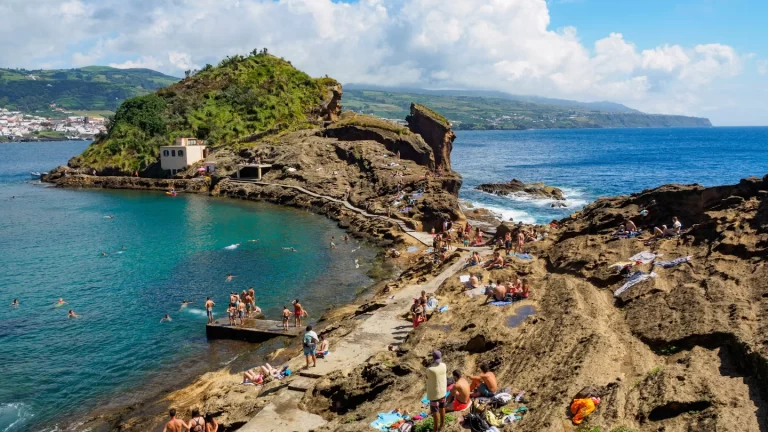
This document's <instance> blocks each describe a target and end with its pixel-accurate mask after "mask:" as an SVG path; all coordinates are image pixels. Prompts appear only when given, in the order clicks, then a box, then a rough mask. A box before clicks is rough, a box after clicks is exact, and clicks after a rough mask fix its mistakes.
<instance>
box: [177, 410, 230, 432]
mask: <svg viewBox="0 0 768 432" xmlns="http://www.w3.org/2000/svg"><path fill="white" fill-rule="evenodd" d="M168 415H169V416H170V417H171V419H170V420H169V421H168V423H166V424H165V427H164V428H163V432H184V431H189V432H217V431H218V430H219V425H218V424H217V423H216V419H215V418H214V417H213V415H211V414H210V413H209V414H206V415H205V417H203V416H201V415H200V410H199V409H197V408H195V409H193V410H192V418H191V419H190V420H189V422H185V421H184V420H182V419H180V418H177V417H176V409H175V408H171V409H170V411H168Z"/></svg>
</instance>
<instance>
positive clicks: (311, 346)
mask: <svg viewBox="0 0 768 432" xmlns="http://www.w3.org/2000/svg"><path fill="white" fill-rule="evenodd" d="M319 341H320V339H319V338H318V337H317V333H315V332H314V331H312V326H307V332H306V333H304V340H303V342H304V357H305V358H306V360H307V369H309V359H312V367H317V357H316V356H315V350H316V348H317V343H318V342H319Z"/></svg>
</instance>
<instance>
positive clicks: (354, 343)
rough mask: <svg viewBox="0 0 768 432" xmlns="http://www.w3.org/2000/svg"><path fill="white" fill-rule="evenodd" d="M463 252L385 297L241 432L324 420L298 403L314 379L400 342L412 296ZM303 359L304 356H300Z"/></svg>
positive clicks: (302, 430) (300, 428) (449, 272)
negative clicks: (433, 273) (417, 281)
mask: <svg viewBox="0 0 768 432" xmlns="http://www.w3.org/2000/svg"><path fill="white" fill-rule="evenodd" d="M465 257H466V253H463V254H461V257H460V259H459V260H458V261H457V262H455V263H453V264H451V265H450V266H449V267H448V268H446V269H445V270H443V272H442V273H440V274H439V275H438V276H436V277H435V278H434V279H432V280H431V281H429V282H428V283H426V284H424V285H408V286H406V287H404V288H403V289H401V290H399V291H397V292H396V293H394V295H393V296H392V297H390V298H388V299H386V300H385V303H386V306H384V307H383V308H381V309H379V310H377V311H375V312H373V314H372V315H371V316H370V317H369V318H368V319H366V320H365V321H363V322H362V324H360V325H359V326H358V327H357V328H356V329H355V330H353V331H352V332H351V333H350V334H349V335H347V336H345V337H344V338H343V339H342V340H340V341H338V342H337V343H336V345H335V346H331V354H330V355H329V356H328V357H327V358H325V359H320V360H318V361H317V367H316V368H311V369H306V370H302V371H301V372H300V376H299V377H296V378H293V381H292V382H290V383H288V387H287V388H286V389H284V390H281V393H279V394H278V395H277V396H276V397H275V399H274V400H273V401H272V402H270V404H268V405H267V406H266V407H265V408H264V409H263V410H262V411H260V412H259V413H258V414H256V416H254V417H253V418H252V419H251V420H250V421H249V422H248V423H246V424H245V425H244V426H243V427H242V428H241V429H239V430H240V431H243V432H278V431H281V432H282V431H285V432H288V431H292V432H309V431H311V430H313V429H315V428H318V427H319V426H322V425H323V424H325V423H326V422H325V421H324V420H323V419H322V417H320V416H318V415H315V414H311V413H308V412H306V411H302V410H301V409H299V407H298V403H299V401H300V400H301V398H302V397H303V396H304V392H305V391H306V390H308V389H310V388H312V387H313V386H314V381H315V379H316V378H320V377H323V376H325V375H327V374H329V373H331V372H333V371H336V370H343V369H351V368H354V367H356V366H358V365H360V364H362V363H364V362H365V361H366V360H367V359H368V358H370V357H371V356H373V355H374V354H376V353H377V352H379V351H384V350H386V349H387V346H389V345H391V344H394V345H397V344H400V343H401V342H402V341H403V340H405V338H406V336H407V334H408V333H409V332H410V331H411V330H413V326H412V325H410V324H409V323H408V322H407V321H405V320H403V318H402V315H403V314H404V313H405V312H406V311H408V310H409V309H410V306H411V305H412V304H413V299H414V298H415V297H418V296H419V295H421V291H422V290H424V291H427V292H434V291H436V290H437V288H439V287H440V285H442V283H443V282H445V280H446V279H448V278H449V277H451V276H453V275H455V274H456V273H457V272H458V271H459V270H460V269H461V268H462V267H463V266H464V259H465ZM300 360H301V361H302V362H303V358H302V359H300Z"/></svg>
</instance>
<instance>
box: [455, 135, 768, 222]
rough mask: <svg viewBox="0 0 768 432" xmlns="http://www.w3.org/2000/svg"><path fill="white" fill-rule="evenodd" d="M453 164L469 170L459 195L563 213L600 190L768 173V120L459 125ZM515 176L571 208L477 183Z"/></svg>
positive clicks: (514, 209) (505, 207) (510, 209)
mask: <svg viewBox="0 0 768 432" xmlns="http://www.w3.org/2000/svg"><path fill="white" fill-rule="evenodd" d="M456 135H457V139H456V142H455V143H454V148H453V153H452V155H451V163H452V165H453V168H454V170H456V171H458V172H459V173H461V174H462V176H463V177H464V185H463V186H462V190H461V193H460V196H461V197H462V198H463V199H465V200H467V201H470V202H473V203H476V204H479V205H481V206H483V207H487V208H490V209H492V210H494V211H495V212H497V213H499V214H502V215H504V218H505V220H506V219H509V218H510V217H512V218H514V220H515V221H524V222H528V223H533V222H537V223H546V222H549V221H551V220H552V219H560V218H563V217H565V216H567V215H569V214H570V213H572V212H573V211H575V210H577V209H579V208H581V207H582V206H584V205H585V204H586V203H589V202H592V201H594V200H595V199H596V198H597V197H600V196H613V195H619V194H628V193H633V192H639V191H641V190H642V189H646V188H651V187H655V186H659V185H662V184H665V183H699V184H702V185H705V186H714V185H721V184H732V183H737V182H738V181H739V180H740V179H742V178H744V177H748V176H760V177H762V176H764V175H765V174H766V173H768V127H751V128H748V127H741V128H735V127H734V128H730V127H727V128H726V127H723V128H720V127H718V128H692V129H591V130H537V131H458V132H456ZM513 178H517V179H520V180H522V181H524V182H537V181H541V182H544V183H547V184H550V185H552V186H557V187H560V188H562V189H563V191H564V192H565V194H566V196H567V198H568V200H567V202H568V204H569V208H566V209H554V208H552V207H551V203H552V201H550V200H542V199H531V198H530V197H527V196H513V197H497V196H494V195H490V194H486V193H483V192H480V191H477V190H473V187H474V186H477V185H479V184H481V183H486V182H503V181H509V180H511V179H513Z"/></svg>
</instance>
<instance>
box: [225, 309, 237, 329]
mask: <svg viewBox="0 0 768 432" xmlns="http://www.w3.org/2000/svg"><path fill="white" fill-rule="evenodd" d="M235 313H237V309H235V307H234V306H230V307H229V308H227V314H228V315H229V325H230V326H233V325H235Z"/></svg>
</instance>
